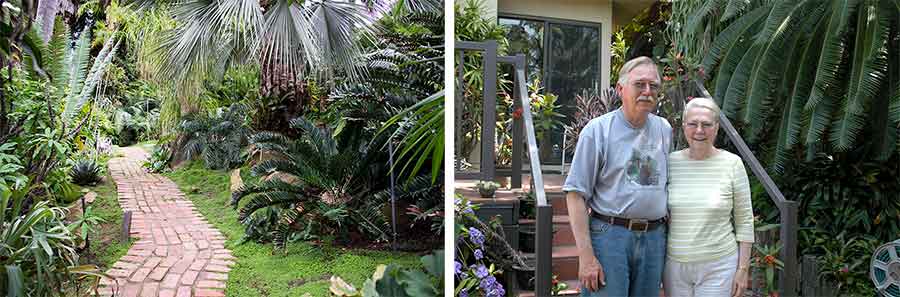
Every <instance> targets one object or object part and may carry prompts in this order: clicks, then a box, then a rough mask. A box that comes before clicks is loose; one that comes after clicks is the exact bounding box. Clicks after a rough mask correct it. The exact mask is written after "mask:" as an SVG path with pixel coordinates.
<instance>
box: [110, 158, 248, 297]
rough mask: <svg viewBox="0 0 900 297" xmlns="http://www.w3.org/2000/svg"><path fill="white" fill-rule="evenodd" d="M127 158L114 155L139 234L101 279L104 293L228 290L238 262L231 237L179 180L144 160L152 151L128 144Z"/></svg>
mask: <svg viewBox="0 0 900 297" xmlns="http://www.w3.org/2000/svg"><path fill="white" fill-rule="evenodd" d="M121 151H122V152H124V154H125V157H124V158H113V159H112V160H110V161H109V170H110V173H111V175H112V177H113V180H115V182H116V185H117V186H118V193H119V205H121V206H122V210H123V211H132V222H131V237H134V238H138V240H137V241H136V242H135V243H134V245H133V246H132V247H131V249H130V250H128V254H127V255H125V256H124V257H122V258H121V259H119V261H118V262H116V263H115V264H113V267H112V268H111V269H109V270H108V271H107V272H106V273H107V274H108V275H110V276H111V277H114V278H115V280H111V279H104V280H102V281H101V289H100V293H101V295H103V296H111V295H114V294H115V296H127V297H132V296H179V297H180V296H225V292H224V291H225V282H226V280H227V279H228V271H229V270H230V268H229V267H230V266H232V265H234V262H233V260H234V257H233V256H232V255H231V251H229V250H227V249H225V237H224V236H223V235H222V233H220V232H219V231H218V230H216V229H215V228H214V227H213V226H212V225H210V224H209V223H207V222H206V219H204V218H203V215H201V214H200V213H199V212H197V210H196V209H194V205H193V203H191V201H190V200H187V199H186V198H185V197H184V194H182V193H181V191H179V190H178V186H177V185H176V184H175V183H174V182H172V181H171V180H169V179H168V178H165V177H163V176H161V175H158V174H150V173H147V172H146V171H145V170H144V168H142V167H141V163H142V162H143V161H144V160H145V159H146V158H147V153H146V152H144V151H143V150H142V149H140V148H136V147H128V148H122V149H121Z"/></svg>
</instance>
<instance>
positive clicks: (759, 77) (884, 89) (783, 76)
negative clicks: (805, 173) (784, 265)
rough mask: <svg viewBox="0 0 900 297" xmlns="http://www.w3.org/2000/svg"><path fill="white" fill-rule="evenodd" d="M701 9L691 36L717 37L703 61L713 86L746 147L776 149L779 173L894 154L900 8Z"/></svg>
mask: <svg viewBox="0 0 900 297" xmlns="http://www.w3.org/2000/svg"><path fill="white" fill-rule="evenodd" d="M699 5H700V8H701V9H700V10H698V11H699V12H698V13H696V14H693V15H692V16H690V17H689V18H688V19H687V21H686V23H687V26H686V27H687V29H686V30H687V31H691V30H696V31H697V32H718V34H717V35H715V38H713V39H712V41H711V43H710V44H709V45H708V50H706V51H704V52H706V53H707V54H705V55H702V56H703V60H702V65H703V68H704V69H705V70H706V71H707V72H708V73H712V74H714V77H713V78H712V80H711V81H708V83H709V85H710V86H711V89H712V90H714V95H715V97H716V99H717V100H718V103H720V105H721V106H722V108H723V110H724V111H725V114H726V115H727V116H728V117H729V118H731V119H732V120H733V121H735V122H738V123H739V124H740V125H741V126H743V129H742V134H743V135H744V137H745V139H747V140H749V141H750V142H751V143H755V144H766V146H774V147H775V154H774V156H775V157H774V158H773V159H774V161H775V162H773V164H774V165H775V166H774V167H775V168H776V169H778V170H781V167H782V165H783V164H784V163H785V161H786V160H788V159H789V158H792V153H799V152H802V151H803V149H805V150H806V152H805V155H806V156H807V157H806V158H807V159H810V158H812V156H814V154H815V152H828V153H835V152H838V153H840V152H847V151H849V150H851V149H853V148H855V147H859V146H864V147H866V150H865V152H866V154H867V155H870V156H873V157H874V158H877V159H879V160H886V159H887V158H889V157H890V156H891V155H892V154H894V153H896V151H897V147H898V145H897V141H898V137H897V136H898V125H900V1H898V0H829V1H819V0H778V1H706V2H704V3H702V4H699ZM675 15H677V13H676V14H675ZM725 23H727V26H723V25H722V24H725ZM687 50H688V51H691V50H698V51H703V48H696V49H687ZM694 54H696V53H694ZM688 56H691V55H688ZM798 157H802V154H801V155H799V156H798Z"/></svg>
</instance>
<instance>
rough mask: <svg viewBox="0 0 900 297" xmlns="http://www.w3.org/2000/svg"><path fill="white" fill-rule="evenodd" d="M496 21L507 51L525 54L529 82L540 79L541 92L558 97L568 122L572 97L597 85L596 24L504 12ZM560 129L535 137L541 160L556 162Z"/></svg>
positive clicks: (560, 144) (561, 133) (565, 121)
mask: <svg viewBox="0 0 900 297" xmlns="http://www.w3.org/2000/svg"><path fill="white" fill-rule="evenodd" d="M498 21H499V23H500V25H501V26H504V27H506V28H507V29H508V30H509V33H508V35H507V39H508V40H509V51H508V54H509V55H516V54H525V55H526V57H527V59H528V78H529V82H530V81H533V80H534V79H540V81H541V84H542V87H543V92H544V93H548V92H549V93H551V94H555V95H557V96H559V99H558V101H557V104H558V105H560V106H561V109H560V110H559V112H560V113H562V114H563V115H565V116H566V119H565V120H564V121H563V122H564V124H568V123H569V121H571V117H572V116H573V115H574V114H575V96H576V95H577V94H579V93H581V91H582V90H584V89H590V88H595V87H599V85H600V49H601V48H600V41H601V40H600V32H601V31H600V28H601V27H600V24H598V23H587V22H577V21H569V20H555V19H548V18H540V17H531V16H516V15H504V14H501V15H500V17H499V18H498ZM563 131H564V130H563V129H562V128H559V129H556V130H554V131H552V132H551V133H549V134H548V135H547V137H545V138H547V139H539V140H538V143H539V145H540V146H541V161H542V162H543V163H551V164H559V162H560V157H561V154H560V151H559V148H561V147H562V135H563ZM571 154H572V152H568V155H571ZM567 159H568V157H567Z"/></svg>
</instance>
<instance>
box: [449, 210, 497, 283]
mask: <svg viewBox="0 0 900 297" xmlns="http://www.w3.org/2000/svg"><path fill="white" fill-rule="evenodd" d="M455 205H456V207H455V208H456V235H457V237H456V259H455V260H454V263H453V264H454V276H455V278H456V283H457V286H456V290H455V292H456V296H460V297H465V296H473V297H474V296H484V297H502V296H506V290H505V289H504V288H503V285H502V284H500V282H499V281H498V280H497V277H496V275H498V274H500V273H502V270H500V269H497V267H495V266H494V264H493V263H490V262H489V261H488V258H487V257H485V249H484V247H485V234H484V232H483V230H480V229H479V228H477V227H475V226H466V224H465V223H464V221H466V220H463V218H462V217H465V216H469V217H470V218H474V216H475V209H477V208H478V206H477V205H473V204H472V203H471V202H470V201H468V200H466V199H465V198H463V197H462V196H460V195H457V197H456V202H455ZM476 220H477V219H476Z"/></svg>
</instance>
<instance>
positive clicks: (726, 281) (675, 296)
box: [663, 252, 738, 297]
mask: <svg viewBox="0 0 900 297" xmlns="http://www.w3.org/2000/svg"><path fill="white" fill-rule="evenodd" d="M737 265H738V253H737V252H735V253H734V254H732V255H731V256H725V257H722V258H721V259H716V260H712V261H707V262H697V263H682V262H676V261H672V260H671V259H669V258H666V268H665V270H664V272H663V285H664V287H665V291H666V296H667V297H681V296H709V297H728V296H731V288H732V287H733V286H734V274H735V272H736V271H737Z"/></svg>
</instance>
